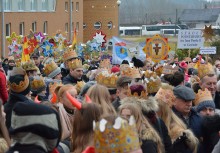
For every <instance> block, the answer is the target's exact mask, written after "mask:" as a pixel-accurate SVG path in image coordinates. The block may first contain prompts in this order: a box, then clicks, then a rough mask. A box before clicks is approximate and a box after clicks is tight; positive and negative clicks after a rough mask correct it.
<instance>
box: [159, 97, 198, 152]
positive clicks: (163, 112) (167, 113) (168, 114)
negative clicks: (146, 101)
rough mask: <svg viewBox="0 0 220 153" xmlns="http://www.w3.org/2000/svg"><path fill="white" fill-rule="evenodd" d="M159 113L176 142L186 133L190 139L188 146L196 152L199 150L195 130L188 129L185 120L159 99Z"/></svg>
mask: <svg viewBox="0 0 220 153" xmlns="http://www.w3.org/2000/svg"><path fill="white" fill-rule="evenodd" d="M157 101H158V104H159V113H158V116H159V117H160V118H161V119H162V120H163V121H164V123H165V125H166V126H167V129H168V133H169V135H170V137H171V140H172V142H174V141H175V140H176V139H177V138H178V137H179V136H181V135H182V134H183V132H184V133H186V135H187V138H188V139H189V140H190V141H188V142H187V145H188V147H189V148H190V149H191V150H192V151H193V152H194V153H196V152H197V146H198V139H197V138H196V137H195V136H194V134H193V132H192V131H191V130H189V129H187V126H186V125H185V124H184V123H183V121H182V120H181V119H180V118H179V117H178V116H177V115H176V114H175V113H174V112H173V111H172V110H171V108H170V107H169V105H168V104H167V103H165V102H164V101H162V100H161V99H158V100H157Z"/></svg>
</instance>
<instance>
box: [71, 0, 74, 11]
mask: <svg viewBox="0 0 220 153" xmlns="http://www.w3.org/2000/svg"><path fill="white" fill-rule="evenodd" d="M71 7H72V10H71V11H73V10H74V4H73V2H72V3H71Z"/></svg>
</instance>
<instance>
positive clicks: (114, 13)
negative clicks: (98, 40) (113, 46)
mask: <svg viewBox="0 0 220 153" xmlns="http://www.w3.org/2000/svg"><path fill="white" fill-rule="evenodd" d="M83 19H84V20H83V22H84V24H86V28H85V29H84V30H83V31H84V34H83V41H84V42H86V41H88V40H91V39H92V37H93V36H94V35H95V33H96V32H97V31H102V32H103V33H104V34H106V35H107V37H106V39H110V38H111V37H112V36H117V35H118V6H117V3H116V0H84V10H83ZM110 21H111V22H112V23H113V27H112V29H108V26H107V24H108V22H110ZM95 22H101V23H102V26H101V28H100V29H99V30H96V29H95V28H94V23H95Z"/></svg>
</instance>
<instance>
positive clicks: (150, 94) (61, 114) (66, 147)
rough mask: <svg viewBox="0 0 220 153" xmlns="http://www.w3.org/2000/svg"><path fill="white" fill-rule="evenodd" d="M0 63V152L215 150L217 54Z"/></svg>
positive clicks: (219, 147) (219, 137)
mask: <svg viewBox="0 0 220 153" xmlns="http://www.w3.org/2000/svg"><path fill="white" fill-rule="evenodd" d="M62 56H63V57H62V62H60V61H59V62H58V61H57V60H56V59H54V58H53V57H43V56H40V54H39V52H35V53H33V54H32V55H31V60H30V61H27V62H21V61H20V60H19V59H14V57H13V56H10V57H8V58H5V59H2V60H1V61H0V88H1V90H0V108H1V110H0V153H5V152H6V153H219V152H220V134H219V131H220V116H219V115H220V113H219V112H220V111H219V109H220V81H219V79H220V78H219V74H220V73H219V72H220V60H219V59H217V60H216V61H211V59H203V58H202V56H201V55H198V56H200V58H195V59H193V60H187V61H186V60H185V61H184V60H183V61H175V60H173V61H165V63H164V64H155V63H154V62H152V60H151V59H148V58H147V59H146V61H143V62H142V61H140V60H139V59H136V58H135V57H134V58H133V59H132V60H131V61H126V60H124V61H122V63H121V64H120V65H112V64H111V60H110V59H108V58H106V59H100V58H99V57H98V58H94V59H89V60H84V59H83V58H82V57H79V56H78V55H77V53H76V52H75V51H74V50H73V49H72V48H68V49H67V50H66V51H65V52H64V53H63V55H62Z"/></svg>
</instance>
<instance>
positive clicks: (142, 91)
mask: <svg viewBox="0 0 220 153" xmlns="http://www.w3.org/2000/svg"><path fill="white" fill-rule="evenodd" d="M146 87H147V85H146V83H144V82H143V81H138V82H135V81H134V80H132V82H131V83H130V84H128V97H137V98H141V99H147V97H148V92H147V88H146Z"/></svg>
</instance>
